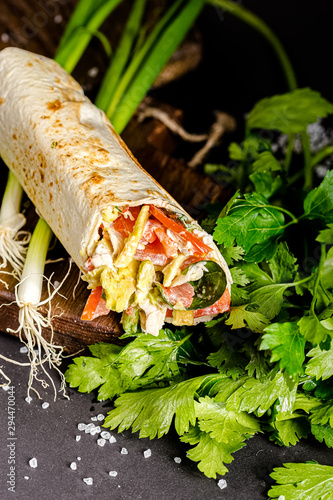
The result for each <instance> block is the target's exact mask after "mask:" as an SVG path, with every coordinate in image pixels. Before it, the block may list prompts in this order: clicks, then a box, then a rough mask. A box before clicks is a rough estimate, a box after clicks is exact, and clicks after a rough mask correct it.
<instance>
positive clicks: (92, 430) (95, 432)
mask: <svg viewBox="0 0 333 500" xmlns="http://www.w3.org/2000/svg"><path fill="white" fill-rule="evenodd" d="M99 433H100V430H98V427H94V428H93V429H90V434H91V435H92V436H95V434H99Z"/></svg>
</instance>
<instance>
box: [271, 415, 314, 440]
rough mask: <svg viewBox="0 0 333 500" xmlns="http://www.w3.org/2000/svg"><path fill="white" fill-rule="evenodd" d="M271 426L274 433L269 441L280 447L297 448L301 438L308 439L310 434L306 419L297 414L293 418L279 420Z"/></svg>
mask: <svg viewBox="0 0 333 500" xmlns="http://www.w3.org/2000/svg"><path fill="white" fill-rule="evenodd" d="M270 425H271V427H272V428H273V429H274V432H273V433H272V434H271V435H270V437H269V439H270V440H271V441H274V442H275V443H277V444H279V445H280V446H295V444H296V443H298V441H299V440H300V439H301V438H306V437H307V436H308V434H309V425H308V423H307V421H306V419H305V418H304V416H303V417H302V415H298V414H297V413H293V414H292V417H291V418H285V419H283V420H277V421H275V422H272V423H271V424H270Z"/></svg>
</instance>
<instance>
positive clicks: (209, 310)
mask: <svg viewBox="0 0 333 500" xmlns="http://www.w3.org/2000/svg"><path fill="white" fill-rule="evenodd" d="M230 300H231V297H230V292H229V290H228V288H226V290H225V292H224V294H223V295H222V297H221V298H220V299H219V300H218V301H217V302H215V304H213V305H212V306H209V307H206V308H205V309H198V310H197V311H194V317H195V318H200V317H201V316H210V315H212V314H220V313H223V312H226V311H229V309H230Z"/></svg>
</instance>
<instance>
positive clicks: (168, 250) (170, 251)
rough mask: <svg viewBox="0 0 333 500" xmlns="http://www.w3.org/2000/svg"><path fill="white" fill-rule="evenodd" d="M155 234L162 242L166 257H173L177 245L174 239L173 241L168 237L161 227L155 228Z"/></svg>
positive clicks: (175, 253)
mask: <svg viewBox="0 0 333 500" xmlns="http://www.w3.org/2000/svg"><path fill="white" fill-rule="evenodd" d="M155 234H156V236H157V238H158V239H159V240H160V242H161V243H162V245H163V247H164V251H165V254H166V256H167V257H174V256H175V255H177V248H178V245H177V243H176V242H175V241H173V239H171V238H169V236H168V235H167V233H166V231H165V229H163V227H160V228H156V229H155Z"/></svg>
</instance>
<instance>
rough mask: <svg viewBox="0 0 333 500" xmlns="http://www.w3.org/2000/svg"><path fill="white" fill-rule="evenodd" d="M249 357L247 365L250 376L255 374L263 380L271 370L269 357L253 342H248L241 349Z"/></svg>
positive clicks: (246, 368)
mask: <svg viewBox="0 0 333 500" xmlns="http://www.w3.org/2000/svg"><path fill="white" fill-rule="evenodd" d="M241 352H244V353H246V354H247V356H248V357H249V362H248V364H247V365H246V367H245V370H246V371H247V373H248V375H249V376H250V377H253V376H255V377H256V378H258V379H259V380H260V381H261V382H263V380H264V379H265V378H266V376H267V375H268V373H269V371H270V365H269V362H268V359H266V357H265V356H264V354H263V353H261V352H259V351H258V350H257V349H256V347H255V346H253V345H252V343H251V342H247V343H246V344H245V345H244V346H243V347H242V349H241Z"/></svg>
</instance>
